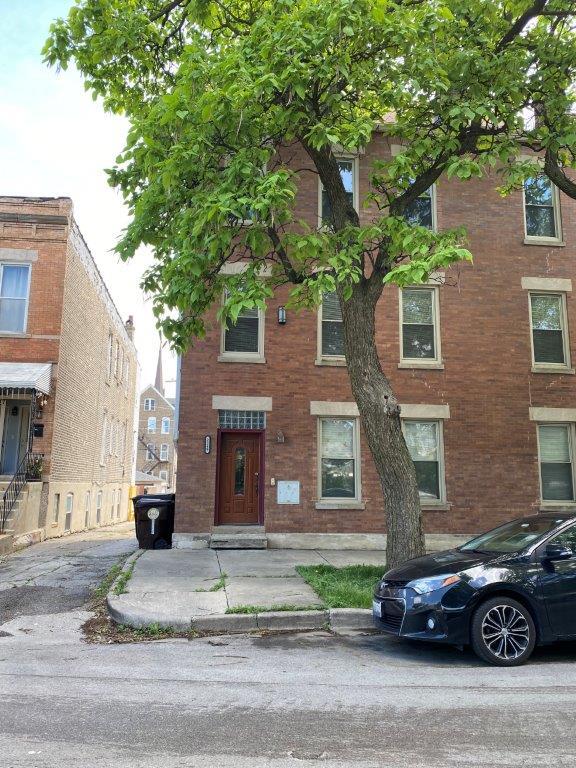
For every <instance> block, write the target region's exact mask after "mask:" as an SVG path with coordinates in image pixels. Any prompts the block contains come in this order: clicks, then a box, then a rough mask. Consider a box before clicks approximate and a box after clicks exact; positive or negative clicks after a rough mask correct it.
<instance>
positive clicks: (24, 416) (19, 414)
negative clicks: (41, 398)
mask: <svg viewBox="0 0 576 768" xmlns="http://www.w3.org/2000/svg"><path fill="white" fill-rule="evenodd" d="M29 419H30V406H29V404H28V403H26V402H21V401H10V400H8V401H7V403H6V410H5V415H4V429H3V434H2V461H1V463H0V474H2V475H13V474H14V473H15V472H16V470H17V469H18V465H19V464H20V460H21V459H22V458H23V456H24V453H25V452H26V442H27V437H28V435H27V430H28V422H29Z"/></svg>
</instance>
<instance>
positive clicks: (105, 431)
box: [100, 414, 110, 466]
mask: <svg viewBox="0 0 576 768" xmlns="http://www.w3.org/2000/svg"><path fill="white" fill-rule="evenodd" d="M109 428H110V427H109V422H108V416H107V415H106V414H104V420H103V422H102V444H101V446H100V464H101V465H102V466H103V465H104V464H105V462H106V449H107V447H108V440H109V436H108V430H109Z"/></svg>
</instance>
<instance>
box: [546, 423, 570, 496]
mask: <svg viewBox="0 0 576 768" xmlns="http://www.w3.org/2000/svg"><path fill="white" fill-rule="evenodd" d="M573 432H574V426H573V425H570V424H540V425H539V426H538V447H539V452H540V482H541V488H542V501H544V502H546V501H556V502H558V501H568V502H571V501H574V500H575V499H574V468H573V459H572V456H573V445H574V435H573Z"/></svg>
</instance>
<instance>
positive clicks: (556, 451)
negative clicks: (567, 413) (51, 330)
mask: <svg viewBox="0 0 576 768" xmlns="http://www.w3.org/2000/svg"><path fill="white" fill-rule="evenodd" d="M540 460H541V461H543V462H562V463H567V462H569V461H570V442H569V439H568V427H567V426H566V425H565V424H551V425H546V426H542V427H540Z"/></svg>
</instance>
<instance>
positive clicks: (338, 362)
mask: <svg viewBox="0 0 576 768" xmlns="http://www.w3.org/2000/svg"><path fill="white" fill-rule="evenodd" d="M314 365H328V366H333V367H337V368H345V367H346V360H345V359H343V358H340V357H334V358H332V359H331V358H329V357H322V358H318V359H317V360H315V361H314Z"/></svg>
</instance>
